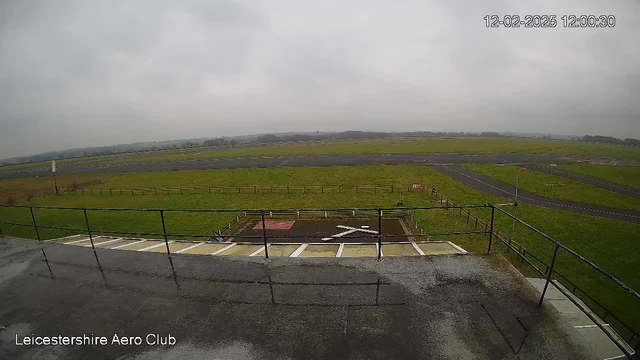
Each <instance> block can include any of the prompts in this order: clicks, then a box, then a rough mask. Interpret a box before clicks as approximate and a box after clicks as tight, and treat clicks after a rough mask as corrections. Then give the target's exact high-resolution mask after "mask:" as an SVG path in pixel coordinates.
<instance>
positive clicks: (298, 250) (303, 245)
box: [289, 244, 309, 257]
mask: <svg viewBox="0 0 640 360" xmlns="http://www.w3.org/2000/svg"><path fill="white" fill-rule="evenodd" d="M307 246H309V244H302V245H300V247H299V248H297V249H296V251H294V252H293V253H292V254H291V255H289V257H298V256H300V254H302V252H303V251H304V249H306V248H307Z"/></svg>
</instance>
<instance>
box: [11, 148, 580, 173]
mask: <svg viewBox="0 0 640 360" xmlns="http://www.w3.org/2000/svg"><path fill="white" fill-rule="evenodd" d="M497 156H501V157H502V158H503V160H501V159H498V158H497ZM501 161H514V162H516V161H517V162H526V163H534V164H546V163H557V164H561V163H571V162H573V160H572V158H567V157H566V156H563V155H545V154H500V155H498V154H343V155H313V156H307V155H291V156H260V157H239V158H205V159H194V160H174V161H148V162H135V163H126V162H125V163H117V164H98V165H92V164H91V163H77V164H58V166H57V174H58V175H80V174H100V173H128V172H150V171H173V170H209V169H240V168H276V167H285V166H286V167H305V166H357V165H402V164H413V165H415V164H424V165H439V164H461V163H485V164H494V163H498V162H501ZM50 175H51V172H50V170H49V168H48V167H36V168H23V169H16V170H7V171H0V179H11V178H25V177H36V176H50Z"/></svg>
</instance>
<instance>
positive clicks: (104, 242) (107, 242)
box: [85, 238, 122, 246]
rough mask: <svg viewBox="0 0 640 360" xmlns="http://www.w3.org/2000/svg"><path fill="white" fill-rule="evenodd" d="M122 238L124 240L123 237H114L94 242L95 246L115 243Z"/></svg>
mask: <svg viewBox="0 0 640 360" xmlns="http://www.w3.org/2000/svg"><path fill="white" fill-rule="evenodd" d="M120 240H122V238H117V239H113V240H107V241H103V242H99V243H97V244H96V243H95V242H94V243H93V245H94V246H98V245H106V244H111V243H114V242H117V241H120ZM85 246H91V245H85Z"/></svg>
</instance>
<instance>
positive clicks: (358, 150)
mask: <svg viewBox="0 0 640 360" xmlns="http://www.w3.org/2000/svg"><path fill="white" fill-rule="evenodd" d="M381 153H389V154H411V153H524V154H566V155H603V156H630V157H640V148H631V147H625V146H621V145H605V144H592V143H583V142H576V141H553V140H537V139H491V138H452V139H449V138H447V139H416V140H404V139H396V140H365V141H340V142H321V143H306V144H297V143H296V144H282V145H269V146H255V147H246V146H242V147H235V148H230V149H215V150H207V149H206V148H204V149H201V150H196V152H194V151H188V152H181V153H169V154H167V153H166V152H164V153H158V154H157V155H153V153H149V154H148V155H145V156H140V157H132V158H127V159H116V160H108V161H105V162H104V163H123V162H147V161H167V160H185V159H201V158H212V157H247V156H277V155H325V154H381Z"/></svg>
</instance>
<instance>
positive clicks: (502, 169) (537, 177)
mask: <svg viewBox="0 0 640 360" xmlns="http://www.w3.org/2000/svg"><path fill="white" fill-rule="evenodd" d="M463 167H465V168H467V169H469V170H473V171H476V172H478V173H480V174H484V175H487V176H490V177H492V178H494V179H496V180H499V181H501V182H503V183H506V184H510V185H513V186H515V185H516V176H517V177H518V187H519V188H521V189H524V190H527V191H530V192H532V193H535V194H538V195H542V196H547V197H550V198H554V199H560V200H569V201H575V202H581V203H587V204H595V205H602V206H609V207H613V208H619V209H627V210H640V200H639V199H636V198H633V197H630V196H626V195H622V194H618V193H615V192H613V191H609V190H604V189H601V188H599V187H597V186H594V185H589V184H584V183H582V182H579V181H574V180H570V179H567V178H564V177H561V176H556V175H551V174H547V173H543V172H538V171H534V170H531V171H526V172H522V171H520V167H519V166H498V165H493V164H490V165H485V164H482V165H478V164H465V165H463ZM546 184H566V186H547V185H546Z"/></svg>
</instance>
